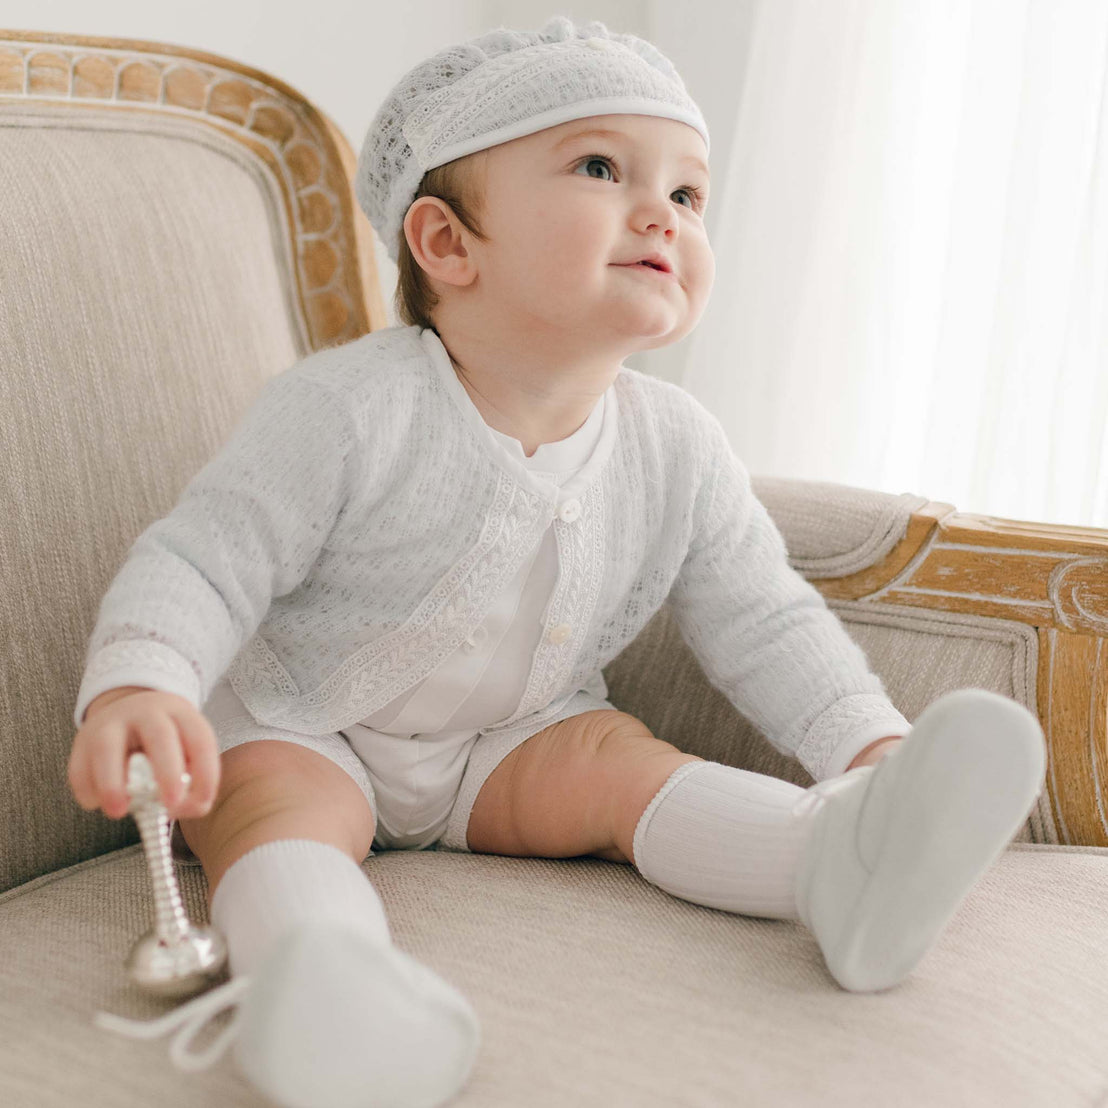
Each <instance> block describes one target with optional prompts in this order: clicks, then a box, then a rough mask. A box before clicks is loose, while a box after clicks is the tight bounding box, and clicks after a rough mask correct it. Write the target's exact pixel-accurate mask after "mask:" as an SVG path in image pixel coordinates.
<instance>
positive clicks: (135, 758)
mask: <svg viewBox="0 0 1108 1108" xmlns="http://www.w3.org/2000/svg"><path fill="white" fill-rule="evenodd" d="M191 780H192V778H191V776H190V775H189V774H188V773H185V774H182V781H183V782H184V785H185V787H186V788H188V786H189V783H190V782H191ZM127 795H128V797H130V805H129V806H128V809H127V810H128V812H129V813H130V814H131V815H132V816H134V818H135V823H137V824H138V829H139V834H140V835H141V836H142V849H143V853H144V854H145V856H146V866H147V869H148V870H149V871H150V884H151V886H152V887H153V890H154V926H153V927H152V928H151V929H150V930H149V931H147V932H146V934H145V935H143V936H141V938H139V939H138V940H137V942H136V943H135V945H134V946H133V947H132V948H131V952H130V954H129V955H128V956H127V961H126V962H125V963H124V964H125V967H126V970H127V975H128V976H129V977H130V979H131V980H132V981H133V982H134V983H135V984H136V985H139V986H140V987H141V988H143V989H144V990H146V991H147V992H149V993H153V994H155V995H157V996H169V997H185V996H191V995H192V994H193V993H196V992H199V991H200V990H201V989H204V988H207V987H208V986H209V985H210V984H211V983H212V981H213V980H214V979H215V978H216V977H218V976H219V974H220V973H221V972H222V970H223V967H224V966H225V965H226V963H227V944H226V942H225V941H224V939H223V936H222V935H220V933H219V932H218V931H215V930H213V929H212V928H211V927H204V926H198V925H196V924H193V923H191V922H190V921H189V918H188V915H187V913H186V912H185V909H184V905H183V903H182V900H181V891H180V889H179V887H178V885H177V874H176V871H175V869H174V865H173V852H172V850H171V848H170V841H169V822H170V821H169V812H168V811H167V810H166V807H165V805H164V804H163V803H162V800H161V794H160V793H159V792H158V785H157V781H156V780H155V778H154V769H153V767H152V766H151V764H150V759H149V758H147V757H146V755H145V754H144V753H143V752H142V751H141V750H138V751H135V752H134V753H133V754H131V756H130V757H129V758H128V759H127Z"/></svg>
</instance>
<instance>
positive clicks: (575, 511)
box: [558, 497, 581, 523]
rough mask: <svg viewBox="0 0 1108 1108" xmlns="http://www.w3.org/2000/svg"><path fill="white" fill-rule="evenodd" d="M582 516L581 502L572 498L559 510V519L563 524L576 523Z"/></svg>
mask: <svg viewBox="0 0 1108 1108" xmlns="http://www.w3.org/2000/svg"><path fill="white" fill-rule="evenodd" d="M580 516H581V501H580V500H577V499H575V498H573V497H571V498H570V499H569V500H567V501H566V502H565V503H564V504H562V506H561V507H560V508H559V509H558V518H559V519H560V520H561V521H562V522H563V523H575V522H576V521H577V520H578V519H579V518H580Z"/></svg>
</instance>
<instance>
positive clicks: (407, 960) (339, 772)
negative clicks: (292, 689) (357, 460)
mask: <svg viewBox="0 0 1108 1108" xmlns="http://www.w3.org/2000/svg"><path fill="white" fill-rule="evenodd" d="M222 758H223V764H222V772H221V777H220V786H219V793H218V795H217V797H216V801H215V803H214V804H213V806H212V810H211V811H210V812H209V813H208V815H207V816H205V817H203V818H202V819H198V820H182V821H180V823H181V833H182V834H183V835H184V837H185V841H186V842H187V843H188V844H189V846H190V847H191V848H192V850H193V852H194V853H195V854H196V856H197V858H199V859H200V861H201V863H202V864H203V866H204V870H205V873H206V874H207V877H208V887H209V894H208V901H209V905H210V906H211V909H212V911H211V919H212V925H213V926H214V927H215V928H216V929H217V930H218V931H219V932H220V933H221V934H222V935H223V936H224V938H225V939H226V941H227V949H228V953H229V956H230V968H231V973H232V975H233V976H239V977H242V976H244V975H245V976H247V977H248V978H249V979H250V980H249V982H248V987H249V988H250V989H251V990H254V989H259V988H260V989H261V990H262V995H263V996H264V998H265V999H264V1003H259V1004H255V1005H254V1006H252V1007H250V1008H248V1009H247V1010H246V1011H245V1012H244V1013H243V1017H242V1026H241V1028H240V1029H239V1030H238V1032H237V1037H238V1042H237V1052H236V1059H237V1061H238V1064H239V1066H240V1068H241V1069H242V1071H243V1072H244V1074H245V1076H246V1077H247V1078H248V1079H249V1080H250V1081H251V1082H252V1083H253V1084H254V1085H255V1086H256V1087H257V1088H258V1089H260V1090H261V1091H262V1092H263V1093H265V1094H266V1095H267V1096H268V1098H269V1099H270V1100H271V1101H273V1102H275V1103H277V1104H318V1105H338V1104H351V1103H353V1102H352V1101H351V1099H350V1097H351V1095H352V1090H356V1089H364V1090H365V1092H364V1097H365V1099H364V1100H362V1101H359V1103H366V1104H368V1103H370V1102H371V1101H373V1102H376V1100H375V1098H374V1085H375V1083H376V1084H379V1086H380V1088H381V1090H383V1092H382V1095H383V1096H384V1098H385V1099H386V1100H388V1101H389V1103H404V1104H440V1103H443V1102H444V1101H445V1100H446V1098H447V1096H448V1095H450V1094H453V1093H455V1092H456V1091H457V1089H458V1087H459V1086H460V1085H461V1084H462V1083H463V1082H464V1080H465V1078H466V1077H467V1076H468V1073H469V1070H470V1068H471V1067H472V1065H473V1060H474V1058H475V1056H476V1052H477V1047H478V1043H479V1040H480V1031H479V1023H478V1021H477V1016H476V1013H475V1012H474V1011H473V1007H472V1005H471V1004H470V1003H469V1001H468V1000H467V999H466V998H465V996H463V995H462V994H461V993H460V992H459V991H458V990H457V989H456V988H455V987H454V986H452V985H451V984H450V983H449V982H447V981H445V980H444V979H443V978H441V977H439V976H438V974H436V973H435V972H434V971H433V970H432V969H431V968H430V967H429V966H425V965H424V964H422V963H420V962H417V961H416V960H415V959H414V958H412V957H411V956H410V955H408V954H406V953H404V952H403V951H402V950H400V949H399V948H398V947H396V946H395V945H394V944H393V943H392V940H391V936H390V934H389V929H388V922H387V919H386V917H385V911H384V904H383V903H382V901H381V898H380V896H379V895H378V893H377V891H376V889H375V888H374V887H373V884H372V883H371V882H370V881H369V880H368V878H367V876H366V874H365V873H364V872H363V871H362V868H361V863H362V860H363V859H364V858H365V856H366V855H367V854H368V853H369V849H370V847H371V845H372V843H373V833H374V813H373V812H372V811H371V809H370V805H369V803H368V802H367V799H366V796H365V794H364V793H363V792H362V790H361V788H360V787H359V785H358V784H357V783H356V782H355V781H354V779H353V778H352V777H350V775H349V774H348V773H346V771H345V770H344V769H343V768H342V767H341V766H339V765H337V764H336V763H334V762H332V761H331V759H330V758H328V757H326V756H325V755H323V754H321V753H319V752H318V751H316V750H312V749H309V748H307V747H304V746H301V745H300V744H298V743H290V742H286V741H283V740H279V739H276V740H258V741H256V742H249V743H244V744H242V745H241V746H236V747H232V748H231V749H230V750H227V751H225V752H224V753H223V755H222Z"/></svg>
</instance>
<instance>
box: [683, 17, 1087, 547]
mask: <svg viewBox="0 0 1108 1108" xmlns="http://www.w3.org/2000/svg"><path fill="white" fill-rule="evenodd" d="M752 2H753V3H754V4H755V6H756V10H755V11H754V13H753V25H752V33H751V40H750V41H751V45H750V52H749V58H748V66H747V69H746V72H745V74H744V76H743V80H742V82H741V86H740V88H738V89H737V90H736V96H738V97H739V100H738V109H737V115H736V131H735V134H734V135H733V136H732V138H733V141H732V143H731V147H730V157H729V162H728V165H727V167H726V173H725V174H724V175H723V182H724V187H722V188H721V187H719V186H718V184H717V187H716V188H715V190H714V192H713V195H712V197H711V206H717V205H718V206H720V208H721V210H719V211H718V212H717V221H716V223H715V227H714V229H713V231H712V240H713V245H714V248H715V252H716V264H717V274H716V284H715V288H714V290H713V293H712V299H711V301H710V303H709V306H708V309H707V311H706V312H705V315H704V317H703V318H702V320H701V322H700V325H699V326H698V328H697V329H696V330H695V331H694V332H693V334H692V336H690V342H689V347H688V351H689V352H688V357H687V361H686V364H685V370H684V373H683V376H682V378H681V384H682V385H683V386H684V387H685V388H687V389H688V390H689V391H690V392H692V393H693V394H694V395H695V396H697V397H698V398H699V399H700V400H701V401H702V402H703V403H704V404H705V405H706V406H707V407H709V408H710V409H711V410H712V411H713V412H715V413H716V414H717V415H718V416H719V418H720V419H721V421H722V422H723V424H724V426H725V427H726V428H727V430H728V433H729V435H730V437H731V442H732V446H733V447H734V449H735V451H736V453H737V454H738V455H739V456H740V457H741V458H742V459H743V461H744V462H745V463H746V465H747V466H748V468H749V469H750V470H751V471H752V472H754V473H764V474H775V475H781V476H790V477H799V478H804V479H808V480H823V481H835V482H839V483H842V484H849V485H857V486H861V487H865V488H875V489H884V490H886V491H889V492H896V493H899V492H915V493H919V494H922V495H926V496H928V497H930V498H932V499H935V500H945V501H947V502H949V503H952V504H954V505H955V506H956V507H958V508H959V509H961V510H963V511H969V512H980V513H986V514H990V515H998V516H1004V517H1007V518H1011V519H1022V520H1033V521H1040V522H1056V523H1069V524H1076V525H1094V526H1099V527H1108V0H752ZM715 172H716V174H717V178H718V175H719V170H718V168H716V170H715Z"/></svg>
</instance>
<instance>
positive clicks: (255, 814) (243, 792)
mask: <svg viewBox="0 0 1108 1108" xmlns="http://www.w3.org/2000/svg"><path fill="white" fill-rule="evenodd" d="M178 824H179V826H180V828H181V834H182V835H183V836H184V838H185V842H187V843H188V845H189V847H190V848H191V849H192V852H193V853H194V854H195V855H196V857H197V858H199V859H200V862H201V864H202V865H203V867H204V873H205V875H206V876H207V878H208V905H209V907H210V906H211V902H212V897H213V895H214V893H215V890H216V886H217V885H218V884H219V882H220V881H221V880H222V878H223V875H224V873H226V871H227V870H228V869H230V867H231V866H232V864H233V863H234V862H236V861H237V860H238V859H239V858H241V857H242V856H243V855H244V854H246V853H247V852H248V851H250V850H253V849H254V847H256V846H259V845H261V844H262V843H267V842H272V841H274V840H278V839H313V840H315V841H316V842H321V843H328V844H330V845H331V846H336V847H338V848H339V849H340V850H342V851H344V852H345V853H346V854H348V855H349V856H350V857H351V858H353V859H354V861H355V862H357V863H358V864H359V865H360V864H361V862H362V861H363V859H364V858H365V856H366V855H367V854H368V853H369V851H370V848H371V847H372V845H373V835H374V830H375V826H376V819H375V816H374V813H373V811H372V809H371V808H370V805H369V802H368V801H367V800H366V797H365V794H364V793H363V792H362V791H361V789H360V788H358V786H357V784H356V783H355V782H354V780H353V778H351V777H350V775H349V774H348V773H346V772H345V771H344V770H343V769H342V768H341V767H340V766H338V765H336V764H335V763H334V762H332V761H331V759H330V758H327V757H325V756H324V755H322V754H320V753H318V752H317V751H315V750H310V749H309V748H308V747H305V746H300V745H299V744H297V743H290V742H284V741H281V740H269V739H266V740H259V741H257V742H249V743H243V744H242V745H241V746H235V747H232V748H231V749H230V750H226V751H224V752H223V754H222V755H221V771H220V781H219V793H218V795H217V796H216V799H215V803H214V804H213V805H212V808H211V811H210V812H209V813H208V814H207V815H206V816H203V817H201V818H199V819H182V820H178Z"/></svg>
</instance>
